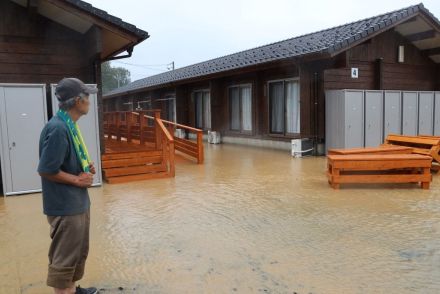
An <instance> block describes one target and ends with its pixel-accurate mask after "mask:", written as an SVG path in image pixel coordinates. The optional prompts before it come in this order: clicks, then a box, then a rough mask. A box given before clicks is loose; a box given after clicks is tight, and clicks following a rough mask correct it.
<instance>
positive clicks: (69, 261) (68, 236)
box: [47, 211, 90, 289]
mask: <svg viewBox="0 0 440 294" xmlns="http://www.w3.org/2000/svg"><path fill="white" fill-rule="evenodd" d="M47 220H48V222H49V224H50V238H51V239H52V242H51V244H50V248H49V270H48V274H47V285H48V286H50V287H54V288H60V289H65V288H70V287H72V286H73V285H74V283H75V282H76V281H78V280H80V279H81V278H82V277H83V275H84V268H85V264H86V259H87V255H88V252H89V228H90V211H87V212H85V213H83V214H78V215H67V216H48V217H47Z"/></svg>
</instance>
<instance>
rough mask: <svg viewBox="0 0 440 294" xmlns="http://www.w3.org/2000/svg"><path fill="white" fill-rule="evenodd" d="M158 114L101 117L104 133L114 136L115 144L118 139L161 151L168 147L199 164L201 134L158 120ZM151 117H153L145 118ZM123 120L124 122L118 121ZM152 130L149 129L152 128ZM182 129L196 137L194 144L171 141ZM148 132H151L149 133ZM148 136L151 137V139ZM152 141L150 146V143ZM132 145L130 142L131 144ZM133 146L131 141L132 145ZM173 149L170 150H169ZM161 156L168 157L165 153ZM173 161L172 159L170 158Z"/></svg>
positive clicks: (197, 130)
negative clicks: (136, 141) (178, 129)
mask: <svg viewBox="0 0 440 294" xmlns="http://www.w3.org/2000/svg"><path fill="white" fill-rule="evenodd" d="M160 112H161V111H160V110H159V109H154V110H142V111H114V112H105V113H104V126H105V129H104V130H105V132H106V134H107V135H108V136H109V138H111V137H112V135H114V134H117V135H116V139H117V140H118V141H120V140H121V137H123V138H126V139H127V141H129V140H130V139H133V138H135V139H138V140H139V141H138V142H139V144H141V145H144V144H145V142H149V143H153V144H154V145H155V148H156V149H158V150H160V149H163V148H164V145H168V146H169V148H170V149H172V151H173V152H174V151H175V150H178V151H180V152H182V153H184V154H186V155H188V156H190V157H192V158H195V159H196V160H197V163H199V164H201V163H203V161H204V154H203V153H204V150H203V149H204V146H203V131H202V130H200V129H196V128H192V127H189V126H185V125H182V124H178V123H175V122H171V121H167V120H163V119H161V118H160ZM147 113H148V114H150V113H151V114H153V115H154V116H151V115H148V114H147ZM141 116H142V117H141ZM124 117H125V121H121V118H122V119H123V118H124ZM144 118H147V119H148V120H150V121H152V122H154V124H155V126H152V125H149V124H147V123H146V121H145V120H144ZM151 127H152V128H151ZM176 127H178V128H181V129H185V130H186V131H188V132H190V133H195V134H196V140H195V141H194V139H184V138H178V137H174V130H175V128H176ZM149 128H151V129H150V130H148V129H149ZM151 134H152V135H153V136H151ZM152 138H154V139H153V142H152V140H151V139H152ZM131 141H132V140H131ZM132 142H133V141H132ZM171 145H172V147H171ZM163 151H164V154H165V153H167V152H166V151H165V150H163ZM169 158H173V160H174V153H173V155H172V156H171V155H169Z"/></svg>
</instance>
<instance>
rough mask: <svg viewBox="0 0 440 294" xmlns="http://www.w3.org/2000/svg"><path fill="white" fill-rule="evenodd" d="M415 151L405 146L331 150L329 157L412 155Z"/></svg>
mask: <svg viewBox="0 0 440 294" xmlns="http://www.w3.org/2000/svg"><path fill="white" fill-rule="evenodd" d="M412 152H413V149H412V148H411V147H405V146H394V145H383V146H379V147H365V148H349V149H329V150H328V154H329V155H352V154H411V153H412Z"/></svg>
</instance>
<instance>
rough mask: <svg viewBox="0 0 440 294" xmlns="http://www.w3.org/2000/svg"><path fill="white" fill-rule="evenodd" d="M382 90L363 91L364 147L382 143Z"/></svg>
mask: <svg viewBox="0 0 440 294" xmlns="http://www.w3.org/2000/svg"><path fill="white" fill-rule="evenodd" d="M382 130H383V91H365V147H375V146H379V145H380V144H382V143H383V138H382V133H383V132H382Z"/></svg>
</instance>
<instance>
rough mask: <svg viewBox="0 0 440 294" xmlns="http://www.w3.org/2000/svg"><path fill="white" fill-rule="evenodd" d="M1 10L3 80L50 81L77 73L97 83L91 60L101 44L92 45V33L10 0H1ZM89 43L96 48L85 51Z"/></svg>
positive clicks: (0, 63)
mask: <svg viewBox="0 0 440 294" xmlns="http://www.w3.org/2000/svg"><path fill="white" fill-rule="evenodd" d="M0 10H1V11H3V13H2V17H1V18H0V82H2V83H47V84H48V83H56V82H58V81H59V80H60V79H62V78H63V77H66V76H75V77H78V78H80V79H82V80H83V81H84V82H86V83H96V81H97V79H96V76H95V69H94V66H93V62H91V61H90V60H91V59H93V58H94V55H95V54H96V53H97V52H93V51H96V49H98V48H99V46H91V45H92V43H91V42H95V41H93V40H94V39H92V38H91V37H89V35H90V34H89V35H87V34H86V35H85V36H83V35H81V34H78V33H76V32H74V31H72V30H70V29H67V28H65V27H63V26H61V25H59V24H56V23H54V22H53V21H50V20H48V19H46V18H44V17H42V16H40V15H38V14H36V13H34V12H32V11H28V10H26V9H25V8H23V7H21V6H19V5H17V4H15V3H13V2H11V1H0ZM4 11H6V12H4ZM94 30H95V29H94ZM93 36H94V37H96V34H94V35H93ZM89 46H90V47H92V48H94V49H95V50H90V49H89V50H88V52H87V54H85V51H84V50H83V48H87V47H89ZM85 55H86V56H85Z"/></svg>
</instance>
